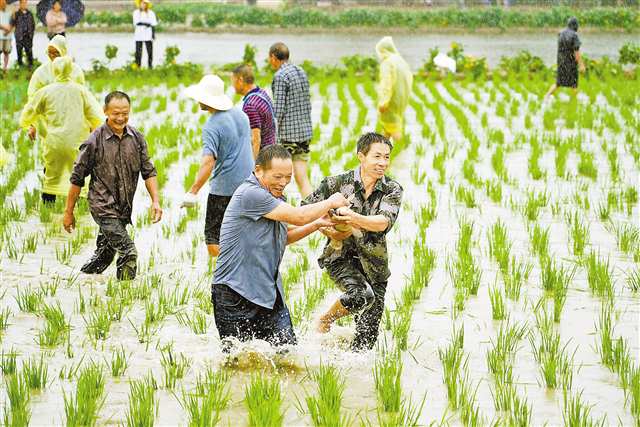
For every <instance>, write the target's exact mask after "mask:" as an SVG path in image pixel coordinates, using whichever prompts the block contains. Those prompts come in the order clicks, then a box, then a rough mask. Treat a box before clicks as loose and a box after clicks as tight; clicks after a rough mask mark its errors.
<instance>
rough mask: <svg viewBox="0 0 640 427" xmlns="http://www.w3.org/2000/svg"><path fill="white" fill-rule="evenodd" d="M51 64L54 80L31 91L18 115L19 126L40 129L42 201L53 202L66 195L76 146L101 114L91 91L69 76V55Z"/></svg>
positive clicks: (98, 123)
mask: <svg viewBox="0 0 640 427" xmlns="http://www.w3.org/2000/svg"><path fill="white" fill-rule="evenodd" d="M51 66H52V68H53V73H54V75H55V78H56V82H55V83H51V84H49V85H47V86H45V87H43V88H42V89H39V90H38V91H37V92H36V93H35V94H33V96H32V97H31V98H30V99H29V100H28V101H27V104H26V105H25V106H24V108H23V110H22V114H21V116H20V126H22V127H23V128H29V129H31V127H32V126H34V125H36V124H37V125H38V126H39V127H40V128H41V129H42V130H43V131H42V132H41V137H42V141H43V144H42V145H43V147H42V157H43V163H44V179H43V182H42V201H43V202H46V203H53V202H55V200H56V196H66V195H67V192H68V191H69V175H70V174H71V169H72V168H73V162H74V160H75V159H76V155H77V153H78V147H79V146H80V144H81V143H82V141H84V140H85V139H86V138H87V137H88V136H89V133H90V132H91V129H95V128H96V127H98V126H100V124H101V123H102V120H103V118H104V115H103V114H102V111H101V108H100V104H99V103H98V101H97V100H96V99H95V97H94V96H93V94H92V93H91V92H89V90H88V89H87V88H86V87H85V86H83V85H80V84H78V83H76V82H74V81H72V80H71V75H72V74H73V62H72V61H71V58H69V57H68V56H63V57H60V58H56V59H55V60H54V61H53V62H52V63H51Z"/></svg>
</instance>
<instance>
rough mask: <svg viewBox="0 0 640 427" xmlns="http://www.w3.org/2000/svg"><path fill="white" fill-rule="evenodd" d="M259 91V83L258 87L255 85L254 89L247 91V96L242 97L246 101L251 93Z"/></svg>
mask: <svg viewBox="0 0 640 427" xmlns="http://www.w3.org/2000/svg"><path fill="white" fill-rule="evenodd" d="M259 91H260V86H257V85H256V87H254V88H253V89H251V90H250V91H249V92H247V94H246V95H245V96H243V97H242V100H243V101H244V100H245V99H247V97H248V96H249V95H251V94H252V93H255V92H259Z"/></svg>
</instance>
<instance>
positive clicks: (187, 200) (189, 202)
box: [180, 192, 198, 208]
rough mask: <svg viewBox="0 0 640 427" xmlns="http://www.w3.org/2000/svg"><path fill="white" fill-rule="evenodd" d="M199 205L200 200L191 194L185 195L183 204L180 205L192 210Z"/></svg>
mask: <svg viewBox="0 0 640 427" xmlns="http://www.w3.org/2000/svg"><path fill="white" fill-rule="evenodd" d="M197 204H198V198H197V197H196V195H195V194H193V193H191V192H189V193H185V194H184V196H183V197H182V203H181V204H180V207H181V208H192V207H194V206H195V205H197Z"/></svg>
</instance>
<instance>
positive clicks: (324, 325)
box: [316, 317, 333, 334]
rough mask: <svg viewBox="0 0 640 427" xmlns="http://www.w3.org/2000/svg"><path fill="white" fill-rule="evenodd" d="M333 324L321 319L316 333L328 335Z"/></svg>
mask: <svg viewBox="0 0 640 427" xmlns="http://www.w3.org/2000/svg"><path fill="white" fill-rule="evenodd" d="M331 323H333V322H331V321H330V320H327V319H324V318H322V317H321V318H320V320H318V325H317V326H316V332H318V333H319V334H326V333H327V332H329V331H330V330H331Z"/></svg>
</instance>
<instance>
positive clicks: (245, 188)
mask: <svg viewBox="0 0 640 427" xmlns="http://www.w3.org/2000/svg"><path fill="white" fill-rule="evenodd" d="M280 203H283V200H282V199H278V198H276V197H274V196H273V195H272V194H271V193H270V192H269V191H268V190H267V189H265V188H264V187H263V186H262V185H260V182H258V179H257V178H256V176H255V175H254V174H251V176H249V178H247V179H246V181H245V182H243V183H242V184H241V185H240V187H238V189H237V190H236V192H235V193H233V197H232V198H231V201H230V202H229V205H228V206H227V210H226V211H225V213H224V219H223V220H222V227H221V228H220V255H219V256H218V262H217V264H216V271H215V273H214V276H213V283H214V285H216V284H223V285H227V286H229V287H230V288H231V289H233V290H234V291H236V292H237V293H239V294H240V295H242V296H243V297H244V298H246V299H248V300H249V301H251V302H252V303H254V304H257V305H260V306H262V307H265V308H273V305H274V304H275V302H276V295H277V294H276V287H277V289H278V290H279V292H280V296H281V297H282V300H283V301H284V291H283V289H282V278H281V277H280V271H279V267H280V262H281V261H282V257H283V255H284V250H285V248H286V246H287V225H286V224H285V223H283V222H280V221H273V220H270V219H267V218H265V217H264V215H266V214H268V213H269V212H272V211H273V210H274V209H275V208H276V207H278V205H279V204H280Z"/></svg>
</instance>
